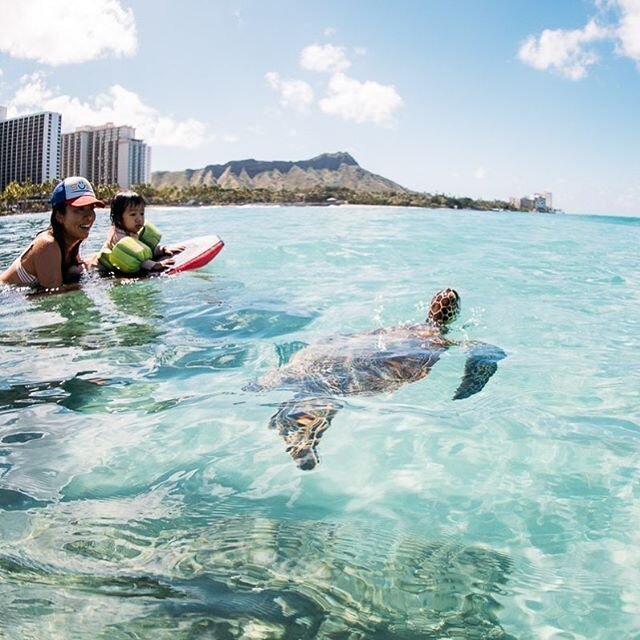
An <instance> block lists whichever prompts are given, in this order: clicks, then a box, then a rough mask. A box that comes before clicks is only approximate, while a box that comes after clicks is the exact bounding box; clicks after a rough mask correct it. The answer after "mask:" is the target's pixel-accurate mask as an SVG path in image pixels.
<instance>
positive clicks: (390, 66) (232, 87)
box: [0, 0, 640, 214]
mask: <svg viewBox="0 0 640 640" xmlns="http://www.w3.org/2000/svg"><path fill="white" fill-rule="evenodd" d="M0 9H1V13H2V20H1V21H0V105H5V106H7V107H8V109H9V116H13V115H18V114H23V113H30V112H35V111H41V110H43V109H47V110H55V111H59V112H61V113H62V116H63V130H64V131H70V130H73V129H74V128H75V127H77V126H81V125H85V124H91V125H98V124H104V123H105V122H114V123H115V124H128V125H132V126H134V127H136V131H137V135H138V136H139V137H141V138H144V139H145V140H146V141H147V142H148V143H149V144H150V145H151V146H152V148H153V153H152V169H153V170H165V169H171V170H179V169H186V168H199V167H203V166H205V165H207V164H218V163H224V162H226V161H228V160H239V159H243V158H257V159H261V160H300V159H307V158H310V157H313V156H315V155H318V154H320V153H323V152H334V151H348V152H350V153H351V154H352V155H353V156H354V157H355V158H356V160H357V161H358V162H359V163H360V164H361V166H363V167H364V168H365V169H368V170H370V171H373V172H374V173H379V174H381V175H383V176H385V177H387V178H390V179H392V180H395V181H396V182H398V183H400V184H402V185H404V186H406V187H409V188H411V189H415V190H418V191H428V192H432V193H435V192H438V193H447V194H452V195H457V196H470V197H475V198H481V197H482V198H503V199H506V198H509V197H510V196H522V195H526V194H529V193H531V192H534V191H551V192H552V193H553V196H554V205H555V206H557V207H560V208H562V209H564V210H565V211H570V212H593V213H622V214H640V153H638V149H640V0H562V2H558V1H556V0H518V1H517V2H512V1H510V0H482V1H480V0H461V1H460V0H459V1H451V2H442V1H438V2H436V1H435V0H434V1H431V0H401V1H398V2H394V3H392V2H390V1H388V2H382V1H380V0H357V1H356V0H351V1H350V0H323V2H310V1H300V0H297V1H293V0H277V1H276V0H273V1H267V0H260V1H258V0H233V1H232V0H218V1H215V2H214V1H207V0H183V1H182V2H174V1H169V0H19V1H18V0H15V1H14V0H0Z"/></svg>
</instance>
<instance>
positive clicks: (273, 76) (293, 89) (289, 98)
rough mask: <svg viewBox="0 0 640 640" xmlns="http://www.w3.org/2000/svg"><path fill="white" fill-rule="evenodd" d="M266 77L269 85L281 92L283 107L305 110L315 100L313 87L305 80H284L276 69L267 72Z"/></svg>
mask: <svg viewBox="0 0 640 640" xmlns="http://www.w3.org/2000/svg"><path fill="white" fill-rule="evenodd" d="M265 78H266V80H267V83H268V84H269V86H270V87H271V88H272V89H273V90H274V91H277V92H278V93H279V94H280V104H281V105H282V106H283V107H292V108H293V109H296V110H297V111H305V110H306V109H307V108H308V107H309V105H311V103H312V102H313V99H314V93H313V89H312V88H311V85H309V84H308V83H306V82H305V81H304V80H283V79H282V78H281V77H280V74H279V73H277V72H275V71H270V72H269V73H266V74H265Z"/></svg>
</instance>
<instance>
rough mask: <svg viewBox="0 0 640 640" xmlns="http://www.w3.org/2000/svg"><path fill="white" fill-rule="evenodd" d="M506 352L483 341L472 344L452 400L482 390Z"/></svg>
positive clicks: (460, 398) (466, 396) (461, 398)
mask: <svg viewBox="0 0 640 640" xmlns="http://www.w3.org/2000/svg"><path fill="white" fill-rule="evenodd" d="M506 357H507V354H506V353H505V352H504V351H503V350H502V349H501V348H500V347H496V346H495V345H492V344H486V343H484V342H476V343H473V344H472V347H471V349H470V353H469V357H468V358H467V361H466V362H465V365H464V375H463V376H462V381H461V382H460V385H459V386H458V388H457V389H456V392H455V393H454V394H453V399H454V400H463V399H464V398H468V397H469V396H472V395H474V394H475V393H478V392H479V391H482V389H483V388H484V386H485V385H486V384H487V382H489V378H491V376H492V375H493V374H494V373H495V372H496V371H497V370H498V361H499V360H502V359H503V358H506Z"/></svg>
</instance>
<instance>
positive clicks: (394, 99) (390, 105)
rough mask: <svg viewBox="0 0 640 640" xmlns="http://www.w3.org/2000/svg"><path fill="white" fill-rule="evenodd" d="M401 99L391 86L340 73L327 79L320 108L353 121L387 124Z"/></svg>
mask: <svg viewBox="0 0 640 640" xmlns="http://www.w3.org/2000/svg"><path fill="white" fill-rule="evenodd" d="M402 105H403V100H402V98H401V97H400V95H399V94H398V92H397V91H396V89H395V87H394V86H393V85H382V84H379V83H377V82H373V81H371V80H367V81H365V82H360V81H358V80H354V79H353V78H350V77H349V76H347V75H345V74H344V73H336V74H334V75H333V76H332V77H331V80H330V82H329V91H328V94H327V97H326V98H323V99H322V100H321V101H320V108H321V109H322V111H324V112H325V113H328V114H330V115H335V116H340V117H341V118H344V119H345V120H352V121H354V122H358V123H363V122H373V123H375V124H388V123H390V122H391V119H392V116H393V113H394V111H395V110H396V109H398V108H400V107H401V106H402Z"/></svg>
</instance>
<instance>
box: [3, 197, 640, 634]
mask: <svg viewBox="0 0 640 640" xmlns="http://www.w3.org/2000/svg"><path fill="white" fill-rule="evenodd" d="M47 217H48V216H45V215H32V216H31V215H25V216H19V217H7V218H2V219H0V238H2V240H1V241H0V267H2V268H5V267H6V266H8V265H9V264H10V262H11V261H12V260H13V258H14V257H15V256H16V255H17V253H18V252H19V251H20V249H21V248H22V247H24V246H25V245H26V244H27V243H28V241H29V239H30V238H31V237H32V236H33V234H34V233H35V231H36V230H38V229H40V228H42V227H43V226H45V222H46V220H47ZM147 217H148V218H149V219H151V220H153V221H154V222H155V223H156V224H157V225H158V226H159V227H160V228H161V229H162V231H163V234H164V238H165V240H168V241H179V240H183V239H186V238H188V237H191V236H195V235H200V234H210V233H212V232H213V233H218V234H219V235H220V236H221V237H222V238H223V239H224V240H225V242H226V247H225V248H224V249H223V251H222V253H221V254H220V255H219V256H218V257H217V258H216V259H215V260H214V261H213V262H212V263H211V264H210V265H208V266H207V267H205V268H204V269H202V270H200V271H197V272H191V273H186V274H183V275H180V276H177V277H172V278H167V277H160V278H154V279H151V280H144V281H143V280H141V281H128V282H127V281H120V282H116V281H110V280H90V281H88V282H87V283H85V285H84V286H83V288H82V289H81V290H80V291H75V292H70V293H65V294H62V295H55V296H48V297H34V298H27V297H25V296H24V295H23V294H22V293H20V292H17V291H15V290H6V289H5V290H2V291H0V300H1V304H0V354H1V355H0V364H1V367H2V369H1V371H2V374H1V381H0V611H2V615H1V616H0V636H2V637H6V638H16V639H17V638H20V639H22V638H42V639H50V638H65V639H66V638H108V639H113V638H115V639H120V638H122V639H124V638H127V639H131V638H154V640H158V639H164V638H171V639H176V638H177V639H182V638H185V639H187V638H188V639H194V638H207V639H208V638H220V639H227V638H238V639H254V638H256V639H267V638H268V639H271V638H292V639H293V638H295V639H297V638H335V639H347V638H348V639H350V640H354V639H359V638H381V639H382V638H403V639H404V638H407V639H408V638H457V639H466V638H473V639H475V638H491V639H494V638H505V639H507V638H509V639H513V638H518V639H539V638H542V639H545V640H546V639H553V640H574V639H589V640H599V639H605V638H607V639H609V638H611V639H616V640H617V639H622V638H625V639H626V638H640V632H639V631H638V630H639V629H640V534H639V533H638V522H639V521H640V489H639V487H640V471H639V469H638V461H639V459H640V458H639V455H638V454H639V452H640V367H639V366H638V361H639V357H638V356H639V354H640V337H639V336H640V251H639V250H638V247H639V242H638V240H639V238H640V219H638V218H619V217H605V216H569V215H528V214H509V213H502V212H489V213H478V212H468V211H457V212H454V211H432V210H420V209H395V208H350V207H347V208H345V207H330V208H295V207H287V208H267V207H264V208H260V207H244V208H202V209H162V208H157V209H149V210H148V212H147ZM106 219H107V215H106V214H104V213H101V214H99V217H98V221H97V223H96V226H95V227H94V230H93V231H92V235H91V238H90V240H89V241H88V243H87V244H88V248H89V249H97V248H98V246H99V245H100V243H101V240H102V239H103V238H104V236H105V233H106V228H107V221H106ZM444 286H452V287H455V288H456V289H457V290H458V291H459V293H460V295H461V298H462V304H463V309H462V315H461V318H460V320H459V321H458V323H457V324H456V328H455V330H454V331H453V333H452V337H455V338H457V339H463V338H470V339H474V340H481V341H484V342H488V343H491V344H494V345H498V346H500V347H501V348H502V349H504V350H505V351H506V352H507V354H508V357H507V358H506V359H505V360H502V361H501V362H500V364H499V369H498V371H497V373H496V374H495V375H494V376H493V378H491V380H490V381H489V382H488V384H487V386H486V387H485V388H484V389H483V390H482V391H481V392H480V393H479V394H477V395H475V396H473V397H471V398H468V399H466V400H461V401H455V402H454V401H452V400H451V397H452V395H453V392H454V390H455V389H456V387H457V384H458V382H459V379H460V376H461V373H462V370H463V367H464V361H465V354H464V352H463V351H462V350H460V349H455V348H453V349H450V350H449V351H448V352H447V353H446V354H445V355H444V356H443V357H442V358H441V360H440V362H438V363H437V364H436V366H435V367H434V369H433V371H432V372H431V373H430V375H429V376H428V377H427V378H425V379H424V380H421V381H420V382H417V383H415V384H410V385H405V386H404V387H402V388H401V389H399V390H398V391H396V392H395V393H392V394H379V395H371V396H351V397H347V398H345V399H344V407H343V408H342V410H341V411H340V412H339V413H338V414H337V416H336V417H335V419H334V421H333V425H332V426H331V428H330V429H329V430H328V431H327V432H326V433H325V434H324V436H323V438H322V442H321V443H320V445H319V448H318V452H319V455H320V459H321V464H320V465H319V466H318V467H317V468H316V469H315V470H313V471H310V472H304V471H301V470H299V469H297V468H296V466H295V465H294V464H293V462H292V461H291V459H290V457H289V456H288V455H287V453H286V452H285V445H284V442H283V440H282V439H281V438H280V437H279V436H278V434H277V433H276V432H274V431H273V430H270V429H269V428H268V427H269V419H270V417H271V415H272V414H273V413H274V412H275V411H276V410H277V407H278V406H279V404H280V403H281V402H283V401H285V400H287V399H289V398H290V397H291V392H288V391H283V390H273V391H264V392H256V391H249V390H245V389H244V388H245V387H246V386H247V385H248V384H249V383H251V382H252V381H253V380H254V379H255V378H256V377H257V376H260V375H262V374H265V373H266V372H268V371H269V370H271V369H272V368H274V367H277V366H278V364H279V363H282V362H284V361H286V359H287V357H288V356H289V355H290V354H291V353H293V352H294V351H295V350H296V349H297V348H299V347H300V346H301V345H302V344H304V343H313V342H315V341H317V340H321V339H323V338H326V337H327V336H331V335H335V334H345V333H353V332H357V331H363V330H368V329H374V328H376V327H381V326H385V325H395V324H400V323H404V322H419V321H421V320H422V319H423V318H424V316H425V314H426V309H427V304H428V301H429V299H430V297H431V295H432V294H433V293H434V292H435V291H436V290H438V289H440V288H442V287H444Z"/></svg>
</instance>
